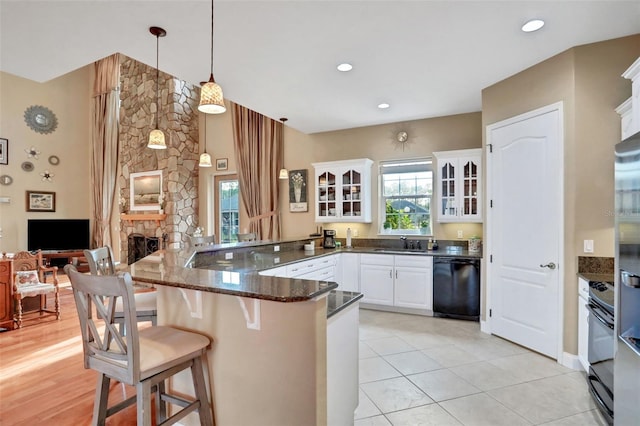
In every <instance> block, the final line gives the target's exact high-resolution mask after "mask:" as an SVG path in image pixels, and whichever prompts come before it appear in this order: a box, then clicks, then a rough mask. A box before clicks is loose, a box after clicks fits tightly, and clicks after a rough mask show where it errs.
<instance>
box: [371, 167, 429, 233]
mask: <svg viewBox="0 0 640 426" xmlns="http://www.w3.org/2000/svg"><path fill="white" fill-rule="evenodd" d="M434 164H435V162H434V159H433V157H421V158H409V159H403V160H389V161H380V162H379V163H378V223H377V227H378V232H377V233H378V235H379V236H390V235H421V236H433V223H434V217H433V214H434V204H433V202H434V196H433V195H434V194H433V192H434V184H435V171H434V167H435V166H434ZM391 167H396V170H394V171H393V172H391V171H390V168H391ZM385 168H389V169H388V171H385ZM403 169H404V171H403ZM412 171H414V172H419V171H424V172H429V173H431V176H430V181H431V182H430V183H431V185H430V186H431V192H430V193H429V194H428V195H426V196H420V195H419V194H415V193H414V194H412V195H408V196H397V197H395V198H400V199H406V198H426V199H428V205H429V213H428V214H429V227H428V228H427V231H426V233H422V231H421V228H420V227H416V228H405V229H385V228H384V223H385V222H386V216H387V209H386V204H387V200H388V199H390V198H392V197H385V195H384V183H385V181H384V175H385V174H392V173H393V174H397V173H399V172H400V173H411V172H412Z"/></svg>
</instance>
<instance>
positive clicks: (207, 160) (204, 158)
mask: <svg viewBox="0 0 640 426" xmlns="http://www.w3.org/2000/svg"><path fill="white" fill-rule="evenodd" d="M198 165H199V166H200V167H211V156H210V155H209V154H207V116H206V114H205V116H204V152H203V153H202V154H200V163H198Z"/></svg>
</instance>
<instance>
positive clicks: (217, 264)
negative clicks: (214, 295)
mask: <svg viewBox="0 0 640 426" xmlns="http://www.w3.org/2000/svg"><path fill="white" fill-rule="evenodd" d="M230 251H231V248H226V249H225V248H217V247H216V248H213V249H210V250H208V251H205V250H200V251H197V252H194V253H192V255H191V256H190V258H189V261H188V262H187V264H188V266H190V267H192V268H206V269H214V270H229V271H242V272H250V271H263V270H266V269H271V268H277V267H279V266H283V265H287V264H291V263H295V262H301V261H304V260H309V259H314V258H319V257H322V256H329V255H332V254H336V253H361V254H387V255H403V256H405V255H406V256H431V257H433V256H438V257H456V258H467V259H481V258H482V254H481V253H475V252H470V251H468V250H465V249H463V250H460V249H457V248H456V249H447V248H442V249H438V250H420V251H418V250H416V251H410V250H402V249H393V248H381V247H353V248H349V249H346V248H342V249H325V248H315V249H314V250H313V251H311V252H310V251H305V250H299V249H298V250H287V251H279V252H273V251H268V250H265V249H264V248H263V249H259V247H246V246H244V247H243V248H242V249H236V250H233V259H226V253H229V252H230Z"/></svg>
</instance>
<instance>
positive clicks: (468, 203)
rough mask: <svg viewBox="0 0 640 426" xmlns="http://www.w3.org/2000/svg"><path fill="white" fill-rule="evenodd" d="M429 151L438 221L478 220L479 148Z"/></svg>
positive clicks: (479, 197)
mask: <svg viewBox="0 0 640 426" xmlns="http://www.w3.org/2000/svg"><path fill="white" fill-rule="evenodd" d="M433 155H434V157H435V158H436V168H435V170H436V179H437V184H436V188H437V204H438V206H437V212H438V214H437V218H438V222H482V149H480V148H478V149H463V150H458V151H442V152H434V153H433Z"/></svg>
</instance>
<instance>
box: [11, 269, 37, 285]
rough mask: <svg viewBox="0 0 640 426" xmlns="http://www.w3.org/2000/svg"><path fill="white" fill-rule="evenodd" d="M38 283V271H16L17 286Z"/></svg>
mask: <svg viewBox="0 0 640 426" xmlns="http://www.w3.org/2000/svg"><path fill="white" fill-rule="evenodd" d="M38 284H40V280H39V279H38V271H18V272H16V285H17V286H18V287H23V286H33V285H38Z"/></svg>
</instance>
